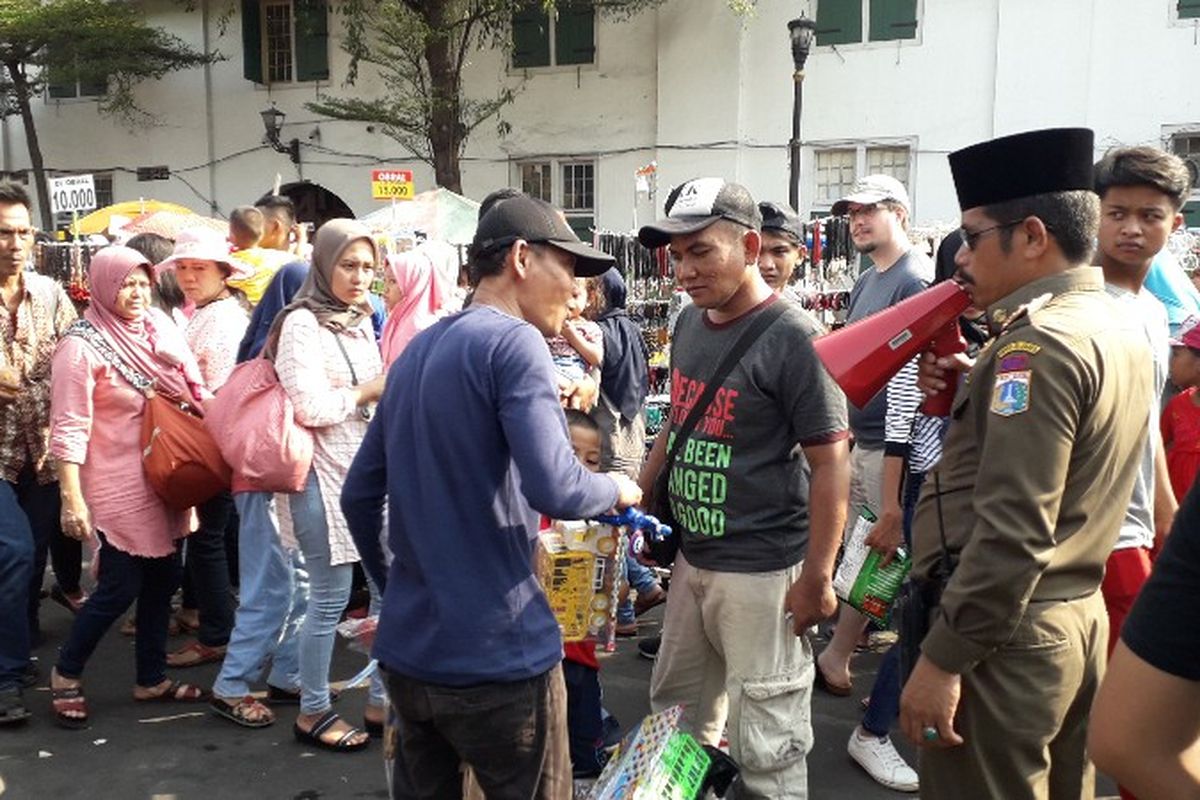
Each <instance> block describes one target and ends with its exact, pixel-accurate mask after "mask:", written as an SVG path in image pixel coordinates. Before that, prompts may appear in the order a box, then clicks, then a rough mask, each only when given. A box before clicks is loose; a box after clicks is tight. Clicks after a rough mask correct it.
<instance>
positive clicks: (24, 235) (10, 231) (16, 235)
mask: <svg viewBox="0 0 1200 800" xmlns="http://www.w3.org/2000/svg"><path fill="white" fill-rule="evenodd" d="M35 233H37V230H36V229H34V228H0V241H3V240H5V239H13V240H16V239H32V238H33V235H34V234H35Z"/></svg>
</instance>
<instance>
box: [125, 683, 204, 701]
mask: <svg viewBox="0 0 1200 800" xmlns="http://www.w3.org/2000/svg"><path fill="white" fill-rule="evenodd" d="M143 688H149V687H143ZM133 699H134V700H136V701H137V702H139V703H203V702H205V701H206V700H208V692H206V691H205V690H203V689H201V688H200V687H199V686H192V685H191V684H190V683H180V682H179V681H171V682H170V683H168V684H167V688H165V689H163V690H162V691H161V692H159V693H158V694H152V695H150V696H149V697H137V696H134V698H133Z"/></svg>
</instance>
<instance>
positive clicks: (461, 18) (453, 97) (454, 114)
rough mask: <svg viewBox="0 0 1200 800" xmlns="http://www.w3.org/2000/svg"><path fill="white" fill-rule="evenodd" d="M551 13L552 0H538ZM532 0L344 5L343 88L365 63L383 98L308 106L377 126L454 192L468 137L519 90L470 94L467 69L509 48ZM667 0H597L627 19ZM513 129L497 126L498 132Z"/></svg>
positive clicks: (363, 0) (368, 0)
mask: <svg viewBox="0 0 1200 800" xmlns="http://www.w3.org/2000/svg"><path fill="white" fill-rule="evenodd" d="M537 1H538V2H542V4H543V5H544V6H545V7H546V8H547V10H551V11H552V10H553V8H554V5H555V2H554V0H537ZM529 2H530V0H346V1H345V2H344V3H340V4H337V5H335V6H334V8H335V9H337V10H338V11H339V12H340V13H341V14H342V15H343V26H344V38H343V40H342V48H343V49H344V50H345V51H346V52H347V53H348V54H349V55H350V57H351V61H350V72H349V75H348V77H347V80H346V85H347V86H351V85H353V84H354V83H355V81H356V80H357V77H358V70H359V68H360V66H361V65H362V64H364V63H365V64H370V65H372V66H373V67H374V68H375V69H376V70H377V71H378V73H379V76H380V78H381V80H382V82H383V85H384V92H383V95H382V96H381V97H374V98H366V97H359V96H349V97H335V96H324V97H322V98H321V99H320V100H319V101H317V102H314V103H309V104H308V108H309V109H310V110H311V111H314V112H316V113H318V114H323V115H325V116H329V117H333V118H335V119H343V120H352V121H357V122H367V123H371V124H374V125H378V126H379V128H380V130H381V132H383V133H385V134H386V135H388V136H390V137H391V138H393V139H395V140H396V141H397V142H399V143H400V144H401V145H402V146H403V147H404V148H405V149H406V150H408V151H409V152H410V153H412V154H413V155H414V156H415V157H417V158H419V159H421V160H422V161H425V162H426V163H428V164H430V165H431V166H433V167H434V169H435V172H437V173H438V180H439V183H441V184H442V185H449V187H450V188H457V187H456V186H455V185H454V184H457V183H458V175H457V173H458V166H457V165H458V158H459V156H460V155H461V152H462V148H463V146H464V145H465V144H466V140H467V137H468V136H469V135H470V133H471V131H473V130H474V129H475V128H476V127H478V126H479V125H480V124H481V123H483V122H485V121H487V120H488V119H489V118H492V117H496V116H497V115H498V114H499V113H500V111H501V109H503V108H504V106H506V105H507V104H509V103H511V102H512V100H513V97H514V96H515V92H514V90H513V89H511V88H506V89H503V90H501V91H500V92H499V93H498V94H497V95H496V96H495V97H485V98H478V97H468V96H465V95H464V92H463V86H462V69H463V65H464V63H465V62H466V60H467V58H468V57H469V56H470V54H471V53H472V52H474V51H476V50H479V49H505V50H507V49H508V48H509V47H510V45H511V27H510V26H511V22H512V16H513V14H514V13H515V12H517V11H519V10H521V9H523V8H525V7H527V6H528V5H529ZM662 2H663V0H595V6H596V8H597V10H598V11H599V13H600V14H601V15H602V16H605V17H609V18H612V19H617V20H625V19H628V18H629V17H631V16H632V15H634V14H636V13H637V12H639V11H641V10H643V9H647V8H652V7H654V6H657V5H659V4H661V3H662ZM507 129H508V125H507V123H505V122H504V121H502V120H499V121H498V122H497V130H499V131H504V130H507Z"/></svg>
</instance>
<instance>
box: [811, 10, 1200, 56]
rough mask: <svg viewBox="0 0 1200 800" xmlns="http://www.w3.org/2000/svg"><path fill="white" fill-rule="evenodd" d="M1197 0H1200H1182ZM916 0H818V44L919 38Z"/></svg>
mask: <svg viewBox="0 0 1200 800" xmlns="http://www.w3.org/2000/svg"><path fill="white" fill-rule="evenodd" d="M1179 2H1188V3H1190V2H1196V3H1200V0H1179ZM918 27H919V23H918V21H917V0H817V44H818V45H830V44H861V43H862V42H863V33H864V31H865V32H866V34H867V36H866V41H868V42H890V41H896V40H899V39H916V38H917V30H918Z"/></svg>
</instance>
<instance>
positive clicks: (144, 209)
mask: <svg viewBox="0 0 1200 800" xmlns="http://www.w3.org/2000/svg"><path fill="white" fill-rule="evenodd" d="M151 211H174V212H177V213H180V214H191V213H192V210H191V209H190V208H186V207H185V206H181V205H176V204H175V203H165V202H163V201H161V200H128V201H126V202H123V203H114V204H113V205H111V206H105V207H104V208H101V209H98V210H96V211H93V212H92V213H90V214H88V215H87V216H86V217H80V218H79V224H78V225H76V226H75V227H74V228H73V229H72V233H78V234H89V233H105V232H107V231H108V224H109V222H110V221H111V220H112V218H113V216H118V217H127V218H132V217H137V216H140V215H142V214H146V213H149V212H151Z"/></svg>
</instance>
